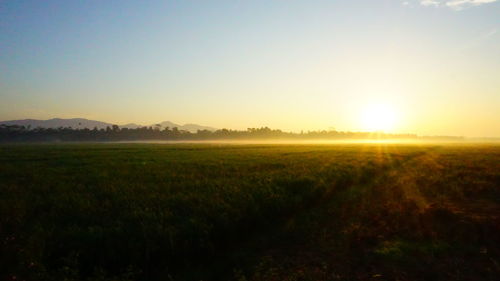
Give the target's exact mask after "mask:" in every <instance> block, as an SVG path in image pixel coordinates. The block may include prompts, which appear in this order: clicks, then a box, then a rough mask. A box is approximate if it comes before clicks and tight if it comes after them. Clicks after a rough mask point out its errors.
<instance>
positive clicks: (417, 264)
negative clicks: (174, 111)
mask: <svg viewBox="0 0 500 281" xmlns="http://www.w3.org/2000/svg"><path fill="white" fill-rule="evenodd" d="M499 220H500V146H496V145H396V144H371V145H370V144H353V145H347V144H343V145H208V144H205V145H194V144H175V145H161V144H58V145H3V146H0V239H1V241H2V242H1V244H0V280H4V279H6V280H9V279H12V278H14V277H15V278H16V279H18V280H336V279H338V280H498V277H499V276H500V235H498V233H500V221H499Z"/></svg>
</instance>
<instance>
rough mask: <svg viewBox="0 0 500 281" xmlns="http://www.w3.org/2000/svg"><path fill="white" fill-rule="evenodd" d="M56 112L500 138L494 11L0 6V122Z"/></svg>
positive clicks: (462, 1)
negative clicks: (376, 129) (375, 129)
mask: <svg viewBox="0 0 500 281" xmlns="http://www.w3.org/2000/svg"><path fill="white" fill-rule="evenodd" d="M380 115H383V116H385V117H384V118H381V117H380ZM388 116H389V117H388ZM55 117H59V118H76V117H81V118H88V119H93V120H100V121H106V122H111V123H116V124H125V123H131V122H133V123H139V124H152V123H157V122H161V121H165V120H170V121H173V122H176V123H181V124H184V123H198V124H203V125H208V126H213V127H218V128H231V129H246V128H249V127H261V126H268V127H271V128H279V129H282V130H285V131H300V130H329V129H336V130H342V131H366V130H371V129H374V128H377V123H381V122H382V123H384V122H385V124H378V125H380V126H378V129H384V130H386V131H389V132H395V133H416V134H420V135H459V136H469V137H500V1H496V0H407V1H400V0H349V1H347V0H343V1H339V0H307V1H305V0H302V1H298V0H265V1H264V0H262V1H261V0H227V1H207V0H199V1H190V0H183V1H156V0H150V1H138V0H137V1H132V0H119V1H118V0H107V1H102V0H88V1H73V0H46V1H22V0H19V1H9V0H0V120H12V119H26V118H33V119H49V118H55ZM387 118H390V119H391V120H390V122H389V121H388V120H386V119H387ZM367 120H368V121H367ZM373 123H375V124H373ZM388 123H390V126H389V124H388Z"/></svg>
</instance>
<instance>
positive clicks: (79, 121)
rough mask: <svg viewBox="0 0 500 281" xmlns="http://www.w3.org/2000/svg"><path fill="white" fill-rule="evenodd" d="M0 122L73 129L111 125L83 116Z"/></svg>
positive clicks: (99, 127) (33, 126) (34, 126)
mask: <svg viewBox="0 0 500 281" xmlns="http://www.w3.org/2000/svg"><path fill="white" fill-rule="evenodd" d="M0 124H4V125H19V126H25V127H28V126H29V127H30V128H32V129H34V128H38V127H40V128H59V127H64V128H67V127H71V128H73V129H84V128H89V129H93V128H95V127H97V128H98V129H104V128H106V127H107V126H112V124H110V123H106V122H101V121H95V120H88V119H84V118H72V119H61V118H53V119H49V120H36V119H24V120H10V121H0Z"/></svg>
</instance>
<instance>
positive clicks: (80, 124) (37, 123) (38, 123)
mask: <svg viewBox="0 0 500 281" xmlns="http://www.w3.org/2000/svg"><path fill="white" fill-rule="evenodd" d="M1 124H4V125H18V126H25V127H30V128H32V129H34V128H38V127H40V128H59V127H64V128H67V127H71V128H73V129H84V128H88V129H93V128H95V127H97V128H98V129H105V128H106V127H108V126H109V127H111V126H113V124H112V123H106V122H101V121H96V120H88V119H84V118H72V119H61V118H53V119H49V120H36V119H24V120H10V121H0V125H1ZM156 125H160V128H161V129H164V128H167V127H169V128H170V129H172V128H174V127H177V128H178V129H179V130H185V131H190V132H193V133H194V132H196V131H197V130H209V131H215V130H217V129H216V128H213V127H208V126H202V125H197V124H185V125H179V124H175V123H173V122H170V121H164V122H161V123H156V124H151V125H139V124H135V123H129V124H125V125H120V128H128V129H136V128H140V127H149V126H151V127H155V126H156Z"/></svg>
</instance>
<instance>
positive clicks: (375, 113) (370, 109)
mask: <svg viewBox="0 0 500 281" xmlns="http://www.w3.org/2000/svg"><path fill="white" fill-rule="evenodd" d="M361 123H362V126H363V129H364V130H368V131H372V132H373V131H390V130H393V129H394V126H395V124H396V112H395V110H394V109H393V108H392V107H391V106H389V105H387V104H371V105H369V106H367V107H366V108H365V109H363V111H362V113H361Z"/></svg>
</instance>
